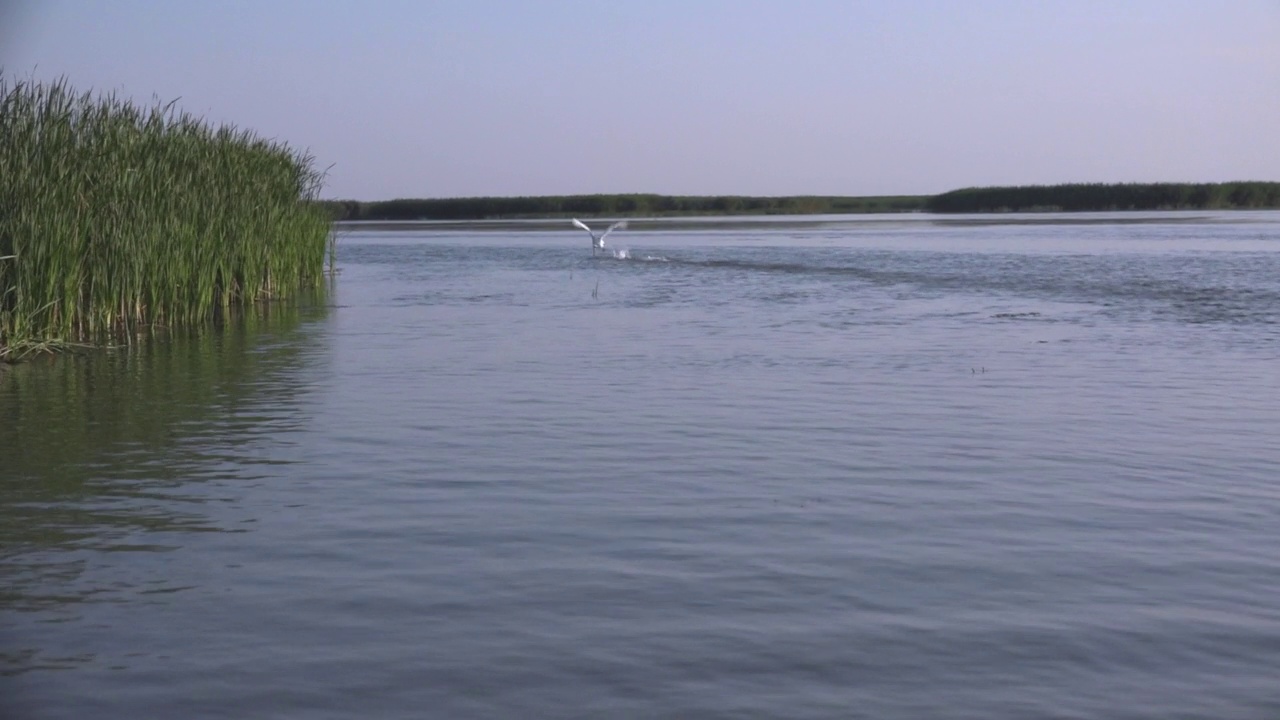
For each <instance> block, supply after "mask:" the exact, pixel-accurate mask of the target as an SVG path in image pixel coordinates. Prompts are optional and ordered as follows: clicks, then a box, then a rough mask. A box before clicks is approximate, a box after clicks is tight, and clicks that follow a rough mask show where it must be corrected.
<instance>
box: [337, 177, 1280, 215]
mask: <svg viewBox="0 0 1280 720" xmlns="http://www.w3.org/2000/svg"><path fill="white" fill-rule="evenodd" d="M316 202H317V204H318V205H320V206H321V207H322V208H324V209H325V211H326V212H327V213H328V214H329V216H330V217H331V218H332V219H333V220H335V221H352V220H534V219H548V220H550V219H557V218H569V217H582V218H591V217H689V216H719V215H854V214H867V213H910V212H931V213H1008V212H1115V211H1131V210H1269V209H1280V182H1261V181H1245V182H1229V183H1111V184H1107V183H1068V184H1062V185H1020V186H1001V187H977V188H963V189H960V190H952V191H950V192H945V193H942V194H940V195H874V196H842V195H790V196H780V197H764V196H747V195H657V194H612V195H606V194H600V195H544V196H532V197H471V198H421V199H403V198H402V199H396V200H377V201H359V200H319V201H316Z"/></svg>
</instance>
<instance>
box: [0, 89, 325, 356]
mask: <svg viewBox="0 0 1280 720" xmlns="http://www.w3.org/2000/svg"><path fill="white" fill-rule="evenodd" d="M313 163H314V160H313V158H312V157H311V156H310V155H309V154H306V153H304V152H299V151H297V150H294V149H291V148H289V147H288V146H287V145H285V144H283V143H279V142H276V141H270V140H263V139H260V138H258V137H257V136H255V135H254V133H252V132H251V131H248V130H241V129H237V128H235V127H233V126H220V127H213V126H211V125H210V124H208V123H206V122H205V121H203V120H202V119H200V118H197V117H193V116H192V115H190V114H188V113H185V112H181V111H179V110H177V109H176V108H175V107H174V103H168V104H162V103H160V102H156V103H155V104H153V105H151V106H149V107H142V106H139V105H137V104H134V103H132V102H130V101H127V100H122V99H120V98H118V97H117V96H116V95H115V94H114V93H110V94H96V95H95V94H93V93H91V92H84V93H80V92H76V91H75V90H73V89H72V88H71V87H70V86H69V85H68V83H67V82H66V80H64V79H60V80H56V81H53V82H51V83H40V82H36V81H25V82H24V81H17V80H12V79H9V78H8V77H6V76H5V75H4V73H3V70H2V69H0V359H3V358H4V357H5V356H7V355H8V356H11V355H13V354H15V353H17V352H19V349H20V348H23V347H30V346H32V345H34V344H39V343H92V342H100V341H103V340H105V339H109V338H112V337H132V336H133V335H134V334H135V333H136V331H138V330H140V329H141V328H143V327H146V326H152V325H164V326H179V325H189V324H195V323H201V322H207V321H208V320H210V319H211V318H213V317H215V316H217V315H218V314H219V313H221V312H223V311H225V310H227V309H228V308H230V307H232V306H234V305H242V304H244V303H251V302H256V301H259V300H264V299H269V298H278V297H285V296H289V295H291V294H293V293H295V292H297V291H298V290H300V289H302V288H304V287H310V286H314V285H315V284H317V283H319V282H320V281H321V279H322V277H323V270H324V258H325V252H326V249H327V241H328V237H329V232H330V226H329V222H328V219H327V217H326V215H325V214H324V212H323V211H322V210H320V209H319V208H318V207H317V206H316V205H315V203H314V202H313V201H314V200H315V199H316V197H317V194H318V192H319V190H320V186H321V183H322V181H323V173H322V172H319V171H317V170H315V169H314V167H313Z"/></svg>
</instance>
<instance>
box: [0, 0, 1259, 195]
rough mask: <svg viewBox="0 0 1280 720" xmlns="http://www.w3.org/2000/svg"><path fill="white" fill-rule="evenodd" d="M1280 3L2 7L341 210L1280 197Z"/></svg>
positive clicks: (85, 67) (59, 63) (28, 50)
mask: <svg viewBox="0 0 1280 720" xmlns="http://www.w3.org/2000/svg"><path fill="white" fill-rule="evenodd" d="M1278 38H1280V0H1225V1H1210V0H1200V1H1195V2H1193V1H1188V0H1036V1H1034V2H1033V1H1031V0H963V1H961V0H954V1H953V0H882V1H875V2H872V1H857V0H847V1H844V2H837V1H835V0H830V1H827V0H592V1H588V0H526V1H524V2H514V1H502V0H456V1H455V0H423V1H421V2H408V1H406V2H392V1H390V0H385V1H379V0H366V1H365V2H359V3H357V2H332V1H326V0H223V1H221V2H193V1H186V0H0V67H3V68H4V72H5V73H6V74H8V75H9V76H10V77H11V78H17V79H36V80H49V79H53V78H57V77H65V78H66V79H67V80H68V81H69V82H70V83H71V84H72V85H73V86H74V87H76V88H77V89H80V90H90V89H93V90H99V91H115V92H116V93H117V94H122V95H125V96H126V97H132V98H135V99H136V100H137V101H138V102H140V103H150V102H151V101H152V99H153V98H159V99H160V100H162V101H166V102H167V101H170V100H175V99H177V101H178V106H179V107H181V108H182V109H184V110H187V111H189V112H192V113H194V114H197V115H200V116H203V117H205V118H206V119H207V120H208V121H209V122H211V123H215V124H221V123H231V124H235V125H237V126H239V127H244V128H250V129H253V130H254V131H256V132H257V133H258V134H259V135H261V136H264V137H270V138H275V139H278V140H281V141H284V142H287V143H288V144H289V145H291V146H293V147H296V148H299V149H305V150H307V151H309V152H310V153H311V154H312V155H313V156H314V157H315V158H316V164H317V166H318V167H321V168H328V180H327V183H326V186H325V189H324V191H323V193H322V195H323V196H324V197H331V198H348V199H358V200H383V199H391V198H400V197H469V196H482V195H499V196H510V195H559V194H577V193H623V192H652V193H663V194H674V195H802V194H818V195H894V194H913V195H914V194H931V193H937V192H943V191H946V190H951V189H955V188H959V187H971V186H984V185H1008V184H1053V183H1063V182H1222V181H1231V180H1270V181H1277V180H1280V39H1278Z"/></svg>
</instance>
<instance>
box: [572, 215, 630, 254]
mask: <svg viewBox="0 0 1280 720" xmlns="http://www.w3.org/2000/svg"><path fill="white" fill-rule="evenodd" d="M573 225H574V227H580V228H582V229H583V230H586V231H587V233H588V234H590V235H591V253H592V254H593V255H594V254H595V251H596V249H597V248H599V249H602V250H603V249H604V239H605V238H607V237H609V233H611V232H613V231H614V230H621V229H623V228H625V227H626V226H627V221H626V220H619V221H618V222H616V223H614V224H612V225H610V226H609V229H608V230H605V231H604V232H603V233H601V234H600V235H596V231H595V230H592V229H591V228H589V227H587V224H586V223H584V222H582V221H581V220H579V219H578V218H573Z"/></svg>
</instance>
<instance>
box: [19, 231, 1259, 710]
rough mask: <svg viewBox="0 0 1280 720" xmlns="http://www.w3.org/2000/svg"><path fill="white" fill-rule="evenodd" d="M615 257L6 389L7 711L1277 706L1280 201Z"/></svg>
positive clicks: (480, 282) (330, 298)
mask: <svg viewBox="0 0 1280 720" xmlns="http://www.w3.org/2000/svg"><path fill="white" fill-rule="evenodd" d="M610 244H611V245H614V247H613V248H611V249H610V250H611V252H610V253H609V254H607V255H604V256H600V257H595V258H593V257H592V256H591V254H590V246H589V243H588V242H587V238H586V234H585V233H582V232H581V231H578V230H574V229H573V228H571V227H569V226H568V225H567V223H551V222H530V223H477V224H457V223H439V224H432V223H420V224H376V225H352V226H346V227H344V228H343V230H342V239H341V241H340V270H341V272H340V273H339V275H338V277H337V279H336V280H335V282H334V285H333V287H332V288H331V290H330V291H329V293H328V295H327V297H326V299H325V300H323V301H321V302H316V303H311V304H307V305H304V306H301V307H292V308H281V309H279V311H278V312H275V313H272V314H269V315H268V316H267V317H260V318H256V319H254V320H253V321H252V322H249V323H246V324H242V325H234V326H230V327H227V328H223V329H220V330H212V331H208V332H203V333H198V334H195V335H193V336H190V337H169V338H165V339H163V340H161V341H157V342H152V343H146V344H144V345H141V346H139V347H136V348H134V349H132V350H122V351H119V352H114V353H109V354H103V355H100V356H90V357H79V358H68V359H59V360H57V361H54V362H52V363H46V362H43V361H41V362H38V363H33V364H30V365H27V366H20V367H17V368H14V369H11V370H7V371H3V372H0V583H2V584H0V698H3V701H4V702H6V703H7V705H6V707H7V708H8V709H9V712H10V714H11V715H13V716H14V717H19V718H81V717H97V718H115V717H121V718H124V717H130V718H132V717H228V718H232V717H234V718H240V717H268V718H270V717H282V718H283V717H321V718H322V717H353V716H358V717H386V718H418V717H449V718H464V717H517V716H518V717H601V716H605V717H733V718H740V717H789V718H809V717H812V718H824V717H867V718H929V717H946V718H1010V719H1013V718H1039V717H1044V718H1098V717H1107V718H1153V719H1154V718H1162V719H1163V718H1242V719H1244V718H1250V719H1255V718H1265V717H1276V716H1280V690H1278V689H1277V688H1278V687H1280V685H1277V683H1276V677H1277V676H1276V668H1277V667H1280V601H1278V600H1277V598H1280V488H1278V487H1277V478H1280V443H1277V442H1276V440H1275V437H1276V433H1277V430H1278V429H1280V406H1278V405H1277V403H1276V398H1278V397H1280V357H1278V356H1280V214H1276V213H1252V212H1240V213H1227V214H1214V213H1166V214H1161V213H1136V214H1123V215H1108V214H1088V215H1065V216H1064V215H1022V216H1017V215H1015V216H960V217H946V218H935V217H931V216H926V215H905V216H874V217H855V218H852V219H850V218H839V217H830V216H828V217H821V218H765V219H732V220H727V221H726V220H718V219H717V220H708V219H699V220H677V221H648V222H645V221H638V222H633V223H632V225H631V228H630V229H629V230H628V231H626V232H619V233H615V234H614V235H611V236H610ZM624 251H625V252H624Z"/></svg>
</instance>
